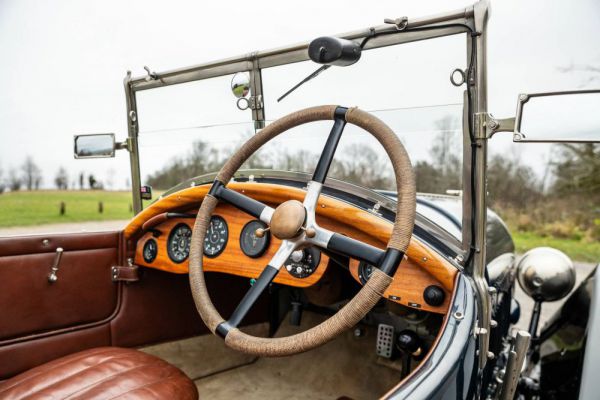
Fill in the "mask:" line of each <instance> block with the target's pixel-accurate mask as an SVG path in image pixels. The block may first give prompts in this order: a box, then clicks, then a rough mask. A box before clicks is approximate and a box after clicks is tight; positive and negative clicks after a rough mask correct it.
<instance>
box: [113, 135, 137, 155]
mask: <svg viewBox="0 0 600 400" xmlns="http://www.w3.org/2000/svg"><path fill="white" fill-rule="evenodd" d="M132 148H133V142H132V140H131V138H129V137H128V138H127V139H125V140H123V141H122V142H117V143H115V150H127V151H128V152H130V153H131V151H132Z"/></svg>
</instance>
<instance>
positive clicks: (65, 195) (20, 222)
mask: <svg viewBox="0 0 600 400" xmlns="http://www.w3.org/2000/svg"><path fill="white" fill-rule="evenodd" d="M63 201H64V202H65V205H66V213H65V215H60V213H59V210H60V203H61V202H63ZM99 202H102V203H103V207H104V211H103V213H99V212H98V203H99ZM130 207H131V193H130V192H116V191H114V192H113V191H101V190H81V191H79V190H76V191H55V190H39V191H34V192H27V191H22V192H15V193H12V192H11V193H4V194H1V195H0V227H11V226H31V225H41V224H57V223H61V222H81V221H103V220H115V219H128V218H131V217H132V216H133V213H132V212H131V211H130V210H131V208H130Z"/></svg>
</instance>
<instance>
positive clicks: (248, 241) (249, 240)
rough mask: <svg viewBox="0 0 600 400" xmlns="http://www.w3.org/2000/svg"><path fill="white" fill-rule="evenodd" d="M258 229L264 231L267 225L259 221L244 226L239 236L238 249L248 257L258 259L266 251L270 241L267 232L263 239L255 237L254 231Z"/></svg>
mask: <svg viewBox="0 0 600 400" xmlns="http://www.w3.org/2000/svg"><path fill="white" fill-rule="evenodd" d="M259 228H261V229H266V228H267V225H266V224H265V223H264V222H262V221H259V220H254V221H250V222H248V223H247V224H246V225H244V228H243V229H242V233H241V234H240V247H241V248H242V251H243V252H244V254H245V255H247V256H248V257H252V258H256V257H260V256H262V255H263V254H264V252H265V250H267V247H269V242H270V241H271V236H270V235H269V232H266V233H265V234H264V236H263V237H260V238H259V237H258V236H256V230H257V229H259Z"/></svg>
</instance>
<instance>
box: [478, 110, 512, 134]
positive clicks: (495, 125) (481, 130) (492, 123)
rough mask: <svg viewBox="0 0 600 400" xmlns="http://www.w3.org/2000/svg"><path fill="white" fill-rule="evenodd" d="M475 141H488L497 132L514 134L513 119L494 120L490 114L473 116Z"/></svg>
mask: <svg viewBox="0 0 600 400" xmlns="http://www.w3.org/2000/svg"><path fill="white" fill-rule="evenodd" d="M473 118H474V121H473V122H474V124H473V125H474V127H475V139H489V138H491V137H492V136H494V134H495V133H498V132H514V130H515V117H512V118H502V119H498V118H494V116H493V115H492V114H488V113H475V115H474V117H473Z"/></svg>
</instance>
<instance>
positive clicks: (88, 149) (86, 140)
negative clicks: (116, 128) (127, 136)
mask: <svg viewBox="0 0 600 400" xmlns="http://www.w3.org/2000/svg"><path fill="white" fill-rule="evenodd" d="M115 149H116V146H115V134H114V133H96V134H92V135H76V136H75V158H110V157H114V156H115Z"/></svg>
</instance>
